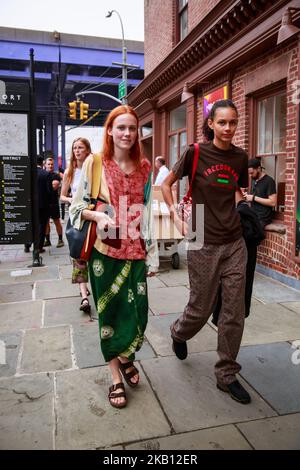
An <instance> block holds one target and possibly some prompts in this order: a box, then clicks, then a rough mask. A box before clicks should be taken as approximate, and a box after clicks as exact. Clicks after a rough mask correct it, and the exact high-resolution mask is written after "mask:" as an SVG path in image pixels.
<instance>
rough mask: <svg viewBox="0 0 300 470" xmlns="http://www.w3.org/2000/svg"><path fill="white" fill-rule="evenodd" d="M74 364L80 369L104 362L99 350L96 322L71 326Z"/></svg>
mask: <svg viewBox="0 0 300 470" xmlns="http://www.w3.org/2000/svg"><path fill="white" fill-rule="evenodd" d="M72 335H73V344H74V349H75V357H76V364H77V366H78V367H79V368H80V369H84V368H86V367H96V366H100V365H104V364H105V360H104V358H103V356H102V353H101V350H100V340H99V327H98V322H97V321H93V322H87V323H84V324H77V325H74V326H73V328H72Z"/></svg>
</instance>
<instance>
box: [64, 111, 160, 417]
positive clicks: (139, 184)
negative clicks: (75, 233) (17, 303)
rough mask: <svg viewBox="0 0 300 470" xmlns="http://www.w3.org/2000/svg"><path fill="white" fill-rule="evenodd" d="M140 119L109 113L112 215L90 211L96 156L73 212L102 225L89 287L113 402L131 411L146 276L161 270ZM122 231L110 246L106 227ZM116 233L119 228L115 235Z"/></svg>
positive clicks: (107, 191) (105, 171) (75, 220)
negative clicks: (129, 390) (129, 394)
mask: <svg viewBox="0 0 300 470" xmlns="http://www.w3.org/2000/svg"><path fill="white" fill-rule="evenodd" d="M138 125H139V124H138V117H137V115H136V113H135V111H134V110H133V109H132V108H131V107H130V106H127V105H122V106H118V107H117V108H115V109H113V110H112V111H111V112H110V114H109V115H108V117H107V119H106V122H105V129H104V144H103V151H102V160H103V167H102V176H101V189H100V194H99V196H98V200H101V201H103V202H104V203H106V212H108V213H109V214H110V215H111V217H110V216H109V215H108V214H107V213H104V212H103V211H102V212H98V211H90V210H88V209H86V207H87V205H88V204H89V202H90V199H89V198H90V194H91V179H92V171H93V170H92V165H93V157H89V158H88V159H87V160H86V162H85V164H84V167H83V174H82V179H81V182H80V188H78V190H77V193H76V201H75V200H74V202H73V204H72V206H71V208H70V215H71V220H72V224H73V226H75V227H77V228H80V226H81V221H82V220H84V219H86V220H93V221H95V222H96V223H97V229H98V234H99V233H100V231H102V239H101V238H100V237H99V238H97V240H96V242H95V245H94V248H93V251H92V254H91V258H90V261H89V263H88V264H89V274H90V282H91V287H92V291H93V296H94V301H95V305H96V308H97V312H98V317H99V331H100V340H101V349H102V353H103V356H104V358H105V360H106V361H107V362H108V363H109V366H110V370H111V374H112V381H113V385H112V386H111V387H110V388H109V395H108V397H109V402H110V404H111V405H112V406H114V407H116V408H123V407H124V406H126V403H127V400H126V394H125V387H124V384H123V382H122V375H123V377H124V379H125V381H126V382H127V384H128V385H129V386H131V387H136V386H137V385H138V382H139V372H138V369H137V368H136V367H135V365H134V364H133V360H134V358H135V351H138V350H139V349H140V348H141V346H142V343H143V339H144V331H145V328H146V325H147V318H148V296H147V284H146V276H147V274H148V275H152V274H153V273H154V272H155V271H156V270H157V267H158V252H157V246H156V243H155V242H154V240H153V239H151V233H152V230H151V180H152V172H151V164H150V162H149V161H148V160H147V159H145V158H142V156H141V151H140V145H139V139H138ZM115 227H119V229H120V236H119V246H116V245H114V244H107V243H105V240H104V237H103V229H104V228H108V229H109V230H110V231H111V232H112V233H113V231H114V228H115ZM115 232H116V230H115Z"/></svg>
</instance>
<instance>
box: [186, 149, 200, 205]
mask: <svg viewBox="0 0 300 470" xmlns="http://www.w3.org/2000/svg"><path fill="white" fill-rule="evenodd" d="M198 160H199V144H198V143H195V144H194V159H193V169H192V178H191V182H190V185H189V190H188V193H187V197H191V194H192V186H193V181H194V178H195V174H196V170H197V165H198Z"/></svg>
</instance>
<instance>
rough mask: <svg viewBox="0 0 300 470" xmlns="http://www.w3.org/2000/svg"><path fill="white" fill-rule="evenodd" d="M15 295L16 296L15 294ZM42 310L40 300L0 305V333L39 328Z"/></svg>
mask: <svg viewBox="0 0 300 470" xmlns="http://www.w3.org/2000/svg"><path fill="white" fill-rule="evenodd" d="M15 295H16V296H17V293H16V294H15ZM42 308H43V301H42V300H29V301H25V302H13V303H8V304H0V331H1V332H2V333H5V332H13V331H18V330H26V329H29V328H40V327H41V324H42Z"/></svg>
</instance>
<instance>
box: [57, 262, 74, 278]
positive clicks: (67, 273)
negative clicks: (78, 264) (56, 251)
mask: <svg viewBox="0 0 300 470" xmlns="http://www.w3.org/2000/svg"><path fill="white" fill-rule="evenodd" d="M59 275H60V278H61V279H71V278H72V265H71V264H69V265H65V266H59Z"/></svg>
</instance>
